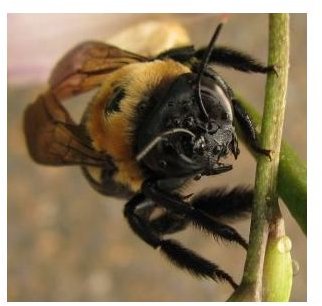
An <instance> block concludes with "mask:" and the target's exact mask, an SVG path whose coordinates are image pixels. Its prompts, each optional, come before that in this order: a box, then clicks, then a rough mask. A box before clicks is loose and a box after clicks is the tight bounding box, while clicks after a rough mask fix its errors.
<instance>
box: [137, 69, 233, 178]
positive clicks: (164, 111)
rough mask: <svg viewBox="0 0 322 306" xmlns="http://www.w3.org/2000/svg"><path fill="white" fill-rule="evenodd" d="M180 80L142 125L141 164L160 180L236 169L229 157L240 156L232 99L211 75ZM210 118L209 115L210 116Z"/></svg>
mask: <svg viewBox="0 0 322 306" xmlns="http://www.w3.org/2000/svg"><path fill="white" fill-rule="evenodd" d="M197 77H198V76H197V74H195V73H187V74H182V75H181V76H179V77H178V78H177V79H176V80H175V81H174V82H173V83H172V84H171V86H170V87H169V89H168V91H167V92H166V94H165V95H164V98H163V99H162V100H159V102H158V103H156V104H155V106H154V107H153V109H152V110H150V111H149V114H147V116H146V119H145V120H144V123H143V124H142V125H141V128H140V129H139V131H138V132H139V133H138V139H137V153H138V154H137V160H138V161H139V162H142V163H143V164H144V165H145V166H146V167H147V168H148V169H150V170H151V171H153V172H154V173H156V174H157V175H160V176H178V177H179V176H185V175H194V174H199V173H201V174H216V173H221V172H225V171H228V170H231V166H230V165H225V164H224V163H223V159H224V158H225V157H227V156H228V155H229V154H230V153H232V154H233V155H234V156H235V158H236V157H237V155H238V144H237V139H236V135H235V129H234V127H233V112H232V106H231V101H230V98H229V97H228V95H227V94H226V93H225V91H224V90H223V88H222V87H221V86H220V85H219V84H217V83H216V82H214V79H212V78H210V77H209V76H203V77H202V78H201V80H200V95H201V99H202V103H203V107H204V109H201V108H200V106H199V105H198V102H197V100H198V90H197V88H198V85H197ZM204 111H205V112H206V114H207V117H206V116H205V113H204Z"/></svg>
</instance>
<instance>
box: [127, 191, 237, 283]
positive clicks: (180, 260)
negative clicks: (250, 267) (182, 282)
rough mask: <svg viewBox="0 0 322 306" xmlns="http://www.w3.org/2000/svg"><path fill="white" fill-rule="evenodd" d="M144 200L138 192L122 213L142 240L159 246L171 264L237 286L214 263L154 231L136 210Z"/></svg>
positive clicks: (196, 274)
mask: <svg viewBox="0 0 322 306" xmlns="http://www.w3.org/2000/svg"><path fill="white" fill-rule="evenodd" d="M145 201H150V200H149V199H147V198H146V197H145V195H143V194H142V193H138V194H136V195H135V196H134V197H133V198H132V199H131V200H130V201H129V202H128V203H127V204H126V206H125V209H124V215H125V217H126V219H127V220H128V222H129V225H130V226H131V228H132V230H133V231H134V232H135V233H136V234H137V235H138V236H139V237H140V238H141V239H142V240H144V241H145V242H146V243H147V244H149V245H150V246H152V247H153V248H154V249H157V248H159V249H160V250H161V252H162V253H164V254H165V255H166V256H167V257H168V259H169V260H170V261H171V262H172V263H173V264H175V265H176V266H178V267H179V268H182V269H184V270H187V271H189V272H190V273H192V274H194V275H195V276H198V277H209V278H211V279H213V280H215V281H227V282H228V283H229V284H230V285H231V286H232V287H233V288H236V287H237V284H236V283H235V282H234V280H233V279H232V277H231V276H230V275H229V274H227V273H226V272H224V271H223V270H221V269H219V267H218V266H217V265H216V264H214V263H212V262H210V261H208V260H206V259H204V258H202V257H200V256H199V255H198V254H196V253H194V252H192V251H191V250H189V249H186V248H185V247H183V246H182V245H181V244H180V243H179V242H177V241H175V240H172V239H163V238H162V236H161V235H160V234H159V233H157V232H156V231H154V230H153V229H152V228H151V227H150V225H149V222H148V221H147V220H146V219H145V218H144V217H142V216H140V215H138V214H137V212H136V209H137V207H138V206H140V205H142V204H144V202H145Z"/></svg>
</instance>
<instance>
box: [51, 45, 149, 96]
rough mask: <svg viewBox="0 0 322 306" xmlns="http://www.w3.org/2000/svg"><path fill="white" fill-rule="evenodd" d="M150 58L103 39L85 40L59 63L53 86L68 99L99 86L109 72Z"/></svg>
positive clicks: (57, 94)
mask: <svg viewBox="0 0 322 306" xmlns="http://www.w3.org/2000/svg"><path fill="white" fill-rule="evenodd" d="M148 60H149V59H148V58H146V57H143V56H140V55H138V54H135V53H131V52H127V51H125V50H122V49H119V48H117V47H114V46H111V45H108V44H105V43H103V42H96V41H88V42H84V43H82V44H80V45H78V46H76V47H75V48H73V49H72V50H71V51H69V52H68V53H67V54H66V55H65V56H64V57H63V58H62V59H61V60H60V61H59V62H58V64H57V65H56V67H55V68H54V70H53V72H52V74H51V77H50V79H49V85H50V87H51V90H52V91H53V92H54V94H55V95H56V97H59V98H60V99H63V98H67V97H70V96H73V95H77V94H80V93H83V92H86V91H88V90H90V89H92V88H94V87H96V86H99V85H100V84H101V83H102V82H103V81H104V79H105V77H106V75H107V74H109V73H111V72H112V71H114V70H117V69H119V68H121V67H122V66H125V65H128V64H131V63H136V62H145V61H148Z"/></svg>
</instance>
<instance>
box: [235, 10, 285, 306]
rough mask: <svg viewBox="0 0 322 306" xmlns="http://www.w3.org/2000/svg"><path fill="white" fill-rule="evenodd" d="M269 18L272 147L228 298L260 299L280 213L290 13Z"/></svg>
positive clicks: (267, 118) (263, 162) (266, 129)
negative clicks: (273, 224)
mask: <svg viewBox="0 0 322 306" xmlns="http://www.w3.org/2000/svg"><path fill="white" fill-rule="evenodd" d="M269 21H270V22H269V25H270V26H269V59H268V63H269V65H274V66H275V68H276V70H277V73H276V74H275V73H270V74H269V75H268V77H267V82H266V95H265V105H264V112H263V121H262V127H261V135H260V140H261V143H260V144H261V147H262V148H265V149H270V150H271V157H272V159H271V160H269V159H268V158H267V157H266V156H263V155H259V156H258V159H257V160H258V163H257V169H256V180H255V191H254V203H253V212H252V221H251V228H250V238H249V249H248V252H247V258H246V263H245V269H244V275H243V279H242V283H241V285H240V287H239V288H238V289H237V290H236V292H235V293H234V294H233V296H232V297H231V299H230V300H234V301H236V300H239V301H246V300H248V301H261V300H262V279H263V264H264V258H265V251H266V242H267V237H268V231H269V228H270V221H272V220H276V219H277V218H276V216H277V215H278V216H280V212H279V206H278V194H277V179H278V167H279V156H280V148H281V141H282V131H283V121H284V111H285V101H286V100H285V97H286V91H287V80H288V68H289V16H288V14H270V19H269ZM277 277H278V275H277Z"/></svg>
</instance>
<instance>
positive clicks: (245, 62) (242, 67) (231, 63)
mask: <svg viewBox="0 0 322 306" xmlns="http://www.w3.org/2000/svg"><path fill="white" fill-rule="evenodd" d="M205 52H206V48H202V49H199V50H197V51H196V53H195V57H196V58H198V59H202V58H203V56H204V53H205ZM209 62H210V63H215V64H218V65H222V66H225V67H230V68H234V69H236V70H239V71H243V72H255V73H268V72H274V73H276V70H275V67H274V66H264V65H263V64H261V63H260V62H259V61H257V60H256V59H254V58H253V57H251V56H250V55H248V54H245V53H243V52H240V51H238V50H234V49H231V48H228V47H215V48H214V49H213V51H212V53H211V56H210V60H209Z"/></svg>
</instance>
